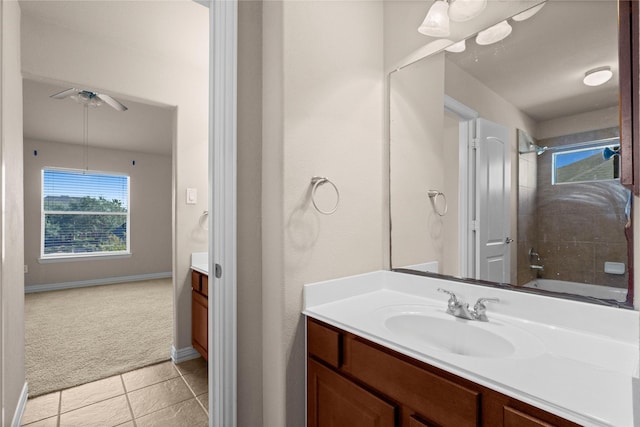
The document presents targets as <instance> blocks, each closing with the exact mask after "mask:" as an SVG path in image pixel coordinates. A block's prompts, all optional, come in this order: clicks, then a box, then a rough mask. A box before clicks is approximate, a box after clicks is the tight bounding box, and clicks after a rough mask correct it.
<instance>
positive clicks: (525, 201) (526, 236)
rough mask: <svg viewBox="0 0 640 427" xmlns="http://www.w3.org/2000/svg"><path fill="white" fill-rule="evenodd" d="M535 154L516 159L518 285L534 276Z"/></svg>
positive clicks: (535, 243) (535, 247)
mask: <svg viewBox="0 0 640 427" xmlns="http://www.w3.org/2000/svg"><path fill="white" fill-rule="evenodd" d="M537 164H538V159H537V154H536V153H535V152H534V153H524V154H520V158H519V161H518V286H521V285H524V284H526V283H528V282H530V281H532V280H533V279H535V278H536V272H535V270H533V269H531V268H530V267H529V265H530V260H529V250H530V249H531V248H534V249H535V250H538V233H537V232H536V227H537V224H538V220H537V218H536V214H537V209H536V189H537V187H538V178H537V169H538V166H537Z"/></svg>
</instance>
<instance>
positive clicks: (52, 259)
mask: <svg viewBox="0 0 640 427" xmlns="http://www.w3.org/2000/svg"><path fill="white" fill-rule="evenodd" d="M131 255H133V254H132V253H131V252H124V253H123V252H115V253H108V252H93V253H90V254H82V255H80V254H77V255H73V254H68V255H56V256H54V255H45V256H44V257H40V258H38V264H51V263H56V262H71V261H97V260H110V259H118V258H131Z"/></svg>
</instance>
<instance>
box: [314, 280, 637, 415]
mask: <svg viewBox="0 0 640 427" xmlns="http://www.w3.org/2000/svg"><path fill="white" fill-rule="evenodd" d="M438 288H442V289H446V290H448V291H450V292H454V293H455V294H456V295H457V296H458V297H459V298H461V299H464V300H465V301H468V302H471V304H472V305H473V302H475V301H476V299H478V298H484V297H490V298H498V299H500V301H499V302H496V303H489V304H487V313H486V314H487V318H488V321H486V322H481V321H477V320H466V319H460V318H457V317H454V316H452V315H450V314H449V313H447V312H446V310H447V300H448V298H449V297H448V296H447V295H445V294H443V293H440V292H438V291H437V289H438ZM304 299H305V301H304V314H305V315H306V316H307V322H306V326H307V420H308V422H307V425H308V426H309V427H312V426H318V427H321V426H324V425H345V426H351V425H358V426H360V425H371V426H410V427H419V426H434V425H438V426H456V427H457V426H576V425H584V426H632V425H634V421H633V402H632V391H631V387H632V386H631V381H632V378H633V377H635V376H637V375H638V366H637V365H638V343H637V337H638V312H635V311H631V310H620V309H612V308H609V307H604V306H597V305H593V304H585V303H581V302H576V301H569V300H560V299H557V298H546V297H543V296H539V295H531V294H524V293H519V292H513V291H505V290H501V289H497V288H485V287H478V286H473V285H469V284H466V283H461V282H455V281H449V280H443V279H438V278H432V277H423V276H417V275H411V274H402V273H398V272H391V271H379V272H374V273H369V274H365V275H359V276H353V277H347V278H344V279H336V280H331V281H327V282H321V283H317V284H310V285H307V286H305V290H304ZM605 320H606V321H605ZM336 420H339V423H338V424H332V423H334V422H335V421H336ZM363 420H367V422H366V423H365V424H363Z"/></svg>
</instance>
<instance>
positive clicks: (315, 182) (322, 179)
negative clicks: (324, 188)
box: [311, 176, 340, 215]
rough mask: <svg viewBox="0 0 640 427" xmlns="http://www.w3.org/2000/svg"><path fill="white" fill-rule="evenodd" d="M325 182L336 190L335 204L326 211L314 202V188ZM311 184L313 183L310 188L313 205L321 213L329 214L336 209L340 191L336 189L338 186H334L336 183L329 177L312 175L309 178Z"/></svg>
mask: <svg viewBox="0 0 640 427" xmlns="http://www.w3.org/2000/svg"><path fill="white" fill-rule="evenodd" d="M326 183H329V184H331V186H332V187H333V189H334V190H336V204H335V206H334V207H333V209H330V210H328V211H324V210H322V209H320V208H319V207H318V204H317V203H316V190H317V189H318V187H319V186H321V185H322V184H326ZM311 185H313V188H312V189H311V202H312V203H313V207H314V208H316V210H317V211H318V212H320V213H321V214H323V215H331V214H332V213H334V212H335V211H337V210H338V204H339V203H340V191H338V187H336V185H335V184H334V183H333V182H331V181H330V180H329V178H326V177H323V176H314V177H313V178H311Z"/></svg>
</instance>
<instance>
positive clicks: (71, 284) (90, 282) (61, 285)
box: [24, 271, 172, 294]
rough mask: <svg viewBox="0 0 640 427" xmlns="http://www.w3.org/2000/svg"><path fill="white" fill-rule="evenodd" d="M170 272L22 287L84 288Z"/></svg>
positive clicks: (34, 289) (30, 289) (164, 275)
mask: <svg viewBox="0 0 640 427" xmlns="http://www.w3.org/2000/svg"><path fill="white" fill-rule="evenodd" d="M167 277H172V273H171V272H170V271H169V272H163V273H150V274H137V275H135V276H120V277H105V278H104V279H91V280H79V281H77V282H62V283H48V284H44V285H30V286H25V287H24V293H25V294H31V293H34V292H47V291H59V290H61V289H72V288H85V287H89V286H100V285H113V284H116V283H126V282H138V281H141V280H153V279H166V278H167Z"/></svg>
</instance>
